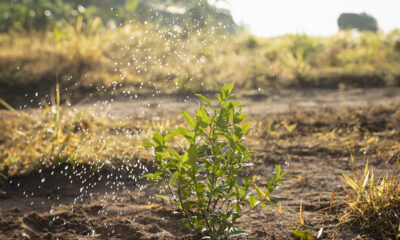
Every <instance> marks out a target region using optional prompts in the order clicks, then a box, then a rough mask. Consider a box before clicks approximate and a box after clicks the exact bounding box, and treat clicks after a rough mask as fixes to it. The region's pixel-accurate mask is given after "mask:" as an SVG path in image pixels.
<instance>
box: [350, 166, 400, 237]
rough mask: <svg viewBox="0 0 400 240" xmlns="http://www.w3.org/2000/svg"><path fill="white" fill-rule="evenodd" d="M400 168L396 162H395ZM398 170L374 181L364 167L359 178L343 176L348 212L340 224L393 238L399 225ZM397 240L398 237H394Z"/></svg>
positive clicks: (371, 171) (370, 171) (399, 179)
mask: <svg viewBox="0 0 400 240" xmlns="http://www.w3.org/2000/svg"><path fill="white" fill-rule="evenodd" d="M397 167H400V163H399V162H398V163H397ZM398 170H399V169H398V168H397V169H395V170H394V171H393V173H392V174H391V175H388V174H386V175H385V176H384V177H382V178H380V179H378V180H376V179H375V176H374V170H373V168H372V167H370V166H369V165H368V162H367V164H366V166H365V169H364V173H363V174H362V175H361V176H359V175H358V174H357V173H354V174H353V175H352V176H348V175H346V174H343V177H344V182H345V183H346V185H347V188H345V190H346V193H347V194H346V198H347V201H346V204H347V206H348V207H349V210H350V211H349V212H348V213H346V214H345V215H344V216H343V217H342V222H353V223H357V224H359V226H360V227H361V228H362V229H365V230H369V231H371V232H375V233H377V235H378V234H380V236H379V235H378V236H379V237H384V236H385V237H393V238H394V237H395V236H396V235H397V234H400V232H399V229H398V228H399V224H400V174H399V172H398ZM397 237H398V236H397Z"/></svg>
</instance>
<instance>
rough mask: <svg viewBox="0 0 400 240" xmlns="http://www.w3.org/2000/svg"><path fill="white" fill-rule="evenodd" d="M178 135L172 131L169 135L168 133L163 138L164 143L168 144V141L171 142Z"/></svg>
mask: <svg viewBox="0 0 400 240" xmlns="http://www.w3.org/2000/svg"><path fill="white" fill-rule="evenodd" d="M179 134H180V133H179V132H178V131H173V132H171V133H168V134H167V135H165V137H164V141H165V142H168V141H169V140H171V139H172V138H174V137H176V136H178V135H179Z"/></svg>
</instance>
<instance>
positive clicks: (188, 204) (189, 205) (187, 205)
mask: <svg viewBox="0 0 400 240" xmlns="http://www.w3.org/2000/svg"><path fill="white" fill-rule="evenodd" d="M193 206H194V202H193V201H186V202H184V203H183V204H182V208H183V210H188V209H191V208H192V207H193Z"/></svg>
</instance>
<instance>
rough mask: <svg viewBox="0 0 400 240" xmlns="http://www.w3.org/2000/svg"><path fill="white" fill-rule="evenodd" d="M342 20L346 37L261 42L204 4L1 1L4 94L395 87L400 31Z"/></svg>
mask: <svg viewBox="0 0 400 240" xmlns="http://www.w3.org/2000/svg"><path fill="white" fill-rule="evenodd" d="M338 17H339V18H338V25H339V27H340V29H342V31H340V32H338V33H337V34H336V35H333V36H330V37H313V36H307V35H305V34H288V35H283V36H279V37H270V38H258V37H255V36H253V35H251V34H250V33H248V32H247V31H245V30H244V29H243V28H242V27H240V26H238V25H237V24H235V22H234V21H233V18H232V16H231V14H230V12H229V11H228V10H225V9H219V8H216V7H214V6H213V5H210V4H209V3H208V2H207V1H206V0H200V1H195V0H169V1H165V0H164V1H163V0H147V1H140V0H113V1H111V0H73V1H62V0H10V1H7V2H3V1H2V2H0V18H1V19H2V20H1V21H0V94H2V95H6V98H7V94H9V95H10V96H9V97H8V99H10V98H12V96H14V95H18V94H19V93H25V92H29V91H31V92H37V91H47V90H48V89H50V88H54V85H55V82H56V79H59V80H60V81H61V84H62V86H63V87H65V88H67V89H69V91H72V90H77V92H80V93H85V92H87V91H92V90H97V92H98V93H99V94H100V93H104V92H107V89H111V90H112V91H108V92H112V93H114V94H115V93H116V92H124V91H127V90H129V91H135V92H137V93H143V94H147V93H149V94H160V93H162V94H171V93H189V92H192V91H196V92H198V91H210V90H212V84H211V83H213V82H218V83H224V82H231V81H235V82H236V85H237V86H239V87H238V88H241V89H244V90H258V89H277V88H299V87H301V88H340V89H347V88H359V87H388V86H399V85H400V31H399V30H393V31H392V32H389V33H383V32H380V31H378V24H377V21H376V20H375V19H374V18H373V17H372V16H369V15H367V14H351V13H345V14H342V15H341V16H338ZM363 24H364V25H363ZM355 29H358V30H355ZM364 30H366V31H364ZM10 93H11V94H10Z"/></svg>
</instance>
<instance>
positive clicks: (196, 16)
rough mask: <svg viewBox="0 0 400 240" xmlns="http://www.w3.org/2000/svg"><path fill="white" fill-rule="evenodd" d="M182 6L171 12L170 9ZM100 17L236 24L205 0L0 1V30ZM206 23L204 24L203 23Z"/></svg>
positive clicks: (106, 19) (39, 27) (197, 25)
mask: <svg viewBox="0 0 400 240" xmlns="http://www.w3.org/2000/svg"><path fill="white" fill-rule="evenodd" d="M173 7H174V9H184V11H181V12H174V11H171V10H170V9H173ZM78 16H82V17H83V18H84V19H85V20H87V19H91V18H94V17H100V18H101V19H102V20H103V22H104V23H106V22H109V21H113V22H114V23H115V25H118V24H121V23H124V22H127V21H132V20H138V21H154V22H158V23H160V24H164V25H173V24H182V23H185V24H186V25H190V27H191V28H203V27H205V26H206V25H207V26H213V25H223V26H225V28H226V29H227V31H229V32H234V31H235V29H236V25H235V23H234V21H233V18H232V16H231V14H230V12H228V11H224V10H222V9H218V8H216V7H214V6H212V5H210V4H209V3H208V2H207V1H206V0H69V1H66V0H9V1H0V32H7V31H9V30H11V29H14V30H27V31H30V30H51V29H52V28H54V27H56V26H57V27H62V26H63V25H65V24H74V22H75V21H76V19H77V17H78ZM206 23H207V24H206Z"/></svg>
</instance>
